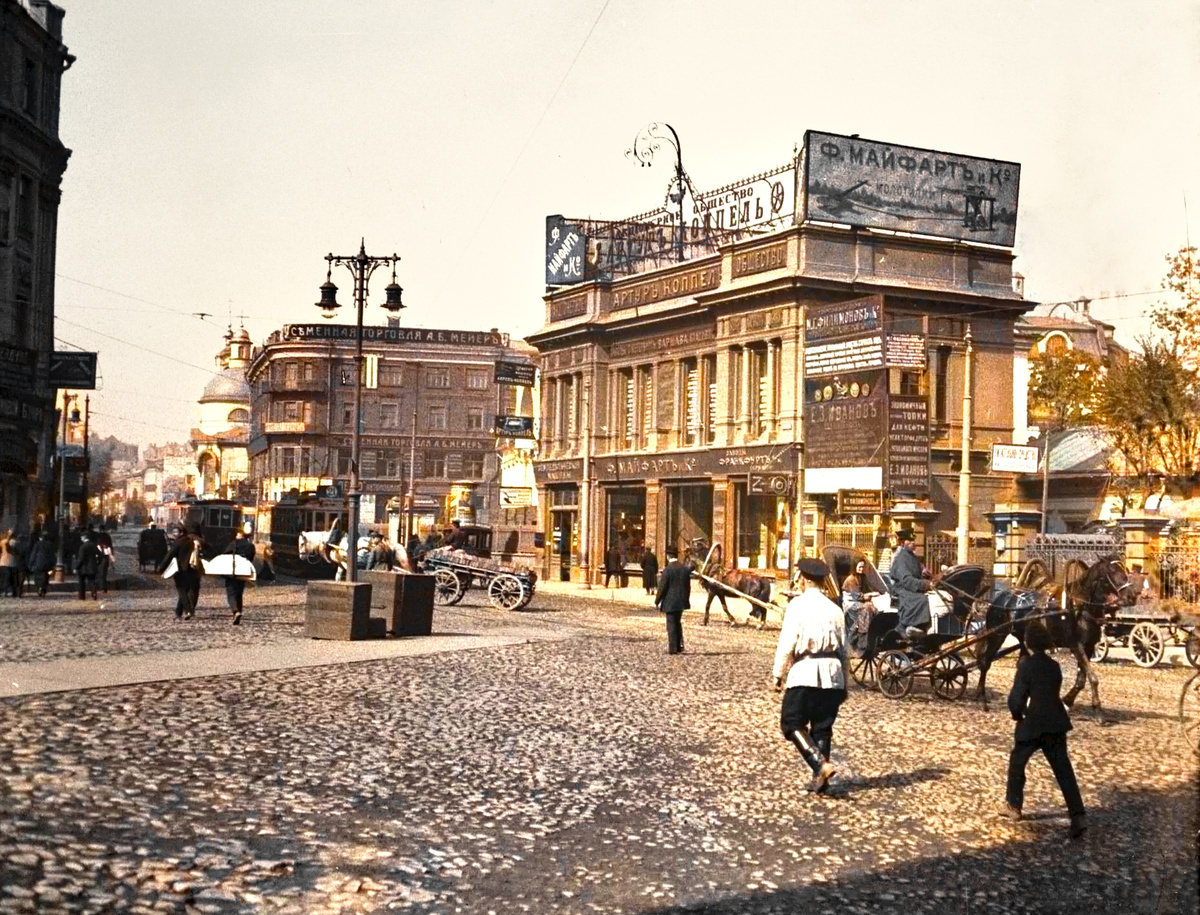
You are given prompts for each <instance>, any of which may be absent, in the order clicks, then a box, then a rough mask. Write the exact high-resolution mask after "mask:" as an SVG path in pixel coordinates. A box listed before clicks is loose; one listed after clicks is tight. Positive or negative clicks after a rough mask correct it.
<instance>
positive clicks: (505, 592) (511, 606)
mask: <svg viewBox="0 0 1200 915" xmlns="http://www.w3.org/2000/svg"><path fill="white" fill-rule="evenodd" d="M524 599H525V587H524V585H522V584H521V579H519V578H517V576H515V575H497V576H496V577H495V578H493V579H492V580H491V582H490V583H489V584H488V600H489V601H491V603H492V606H493V607H495V608H496V609H497V610H516V609H517V607H518V606H520V604H521V601H522V600H524Z"/></svg>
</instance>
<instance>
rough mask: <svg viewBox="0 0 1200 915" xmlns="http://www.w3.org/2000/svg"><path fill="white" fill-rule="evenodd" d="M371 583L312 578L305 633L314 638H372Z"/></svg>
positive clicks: (352, 639)
mask: <svg viewBox="0 0 1200 915" xmlns="http://www.w3.org/2000/svg"><path fill="white" fill-rule="evenodd" d="M370 620H371V586H370V584H368V583H367V582H362V581H356V582H349V581H310V582H309V583H308V589H307V600H306V603H305V608H304V634H305V635H306V636H308V637H309V638H313V639H337V640H340V641H345V642H349V641H358V640H360V639H367V638H370V637H371V624H370Z"/></svg>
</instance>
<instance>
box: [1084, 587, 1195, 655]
mask: <svg viewBox="0 0 1200 915" xmlns="http://www.w3.org/2000/svg"><path fill="white" fill-rule="evenodd" d="M1168 644H1173V645H1183V650H1184V654H1185V655H1186V657H1187V660H1188V663H1189V664H1191V665H1192V666H1193V667H1200V628H1198V627H1197V626H1196V624H1195V623H1194V622H1185V621H1184V620H1182V619H1181V618H1180V616H1179V614H1177V613H1171V612H1170V611H1168V610H1167V609H1165V608H1164V607H1162V606H1161V605H1159V604H1158V603H1157V602H1154V601H1150V602H1141V601H1139V602H1138V603H1137V604H1135V605H1134V606H1132V607H1122V608H1121V609H1119V610H1118V611H1117V612H1116V614H1115V615H1114V616H1112V617H1109V618H1108V619H1107V620H1105V621H1104V629H1103V632H1102V634H1101V636H1100V641H1099V642H1097V643H1096V648H1095V650H1094V651H1093V652H1092V660H1093V661H1103V660H1104V659H1105V658H1107V657H1108V651H1109V649H1110V648H1112V647H1113V646H1114V645H1124V646H1125V647H1126V648H1128V649H1129V650H1130V652H1132V654H1133V663H1134V664H1136V665H1138V667H1154V666H1156V665H1157V664H1158V663H1159V662H1160V661H1162V659H1163V656H1164V655H1165V654H1166V652H1167V645H1168Z"/></svg>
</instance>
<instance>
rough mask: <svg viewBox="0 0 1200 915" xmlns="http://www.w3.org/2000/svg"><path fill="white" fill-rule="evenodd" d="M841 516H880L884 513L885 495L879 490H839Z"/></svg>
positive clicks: (838, 499)
mask: <svg viewBox="0 0 1200 915" xmlns="http://www.w3.org/2000/svg"><path fill="white" fill-rule="evenodd" d="M837 510H838V514H839V515H879V514H882V513H883V493H882V492H880V491H879V490H878V489H839V490H838V494H837Z"/></svg>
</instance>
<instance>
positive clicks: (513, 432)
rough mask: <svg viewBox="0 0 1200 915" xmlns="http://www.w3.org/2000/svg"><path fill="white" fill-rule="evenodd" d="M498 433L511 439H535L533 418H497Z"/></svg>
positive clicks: (502, 416) (501, 416)
mask: <svg viewBox="0 0 1200 915" xmlns="http://www.w3.org/2000/svg"><path fill="white" fill-rule="evenodd" d="M496 433H497V434H498V435H504V436H509V437H511V438H533V417H532V416H504V415H500V416H497V417H496Z"/></svg>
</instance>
